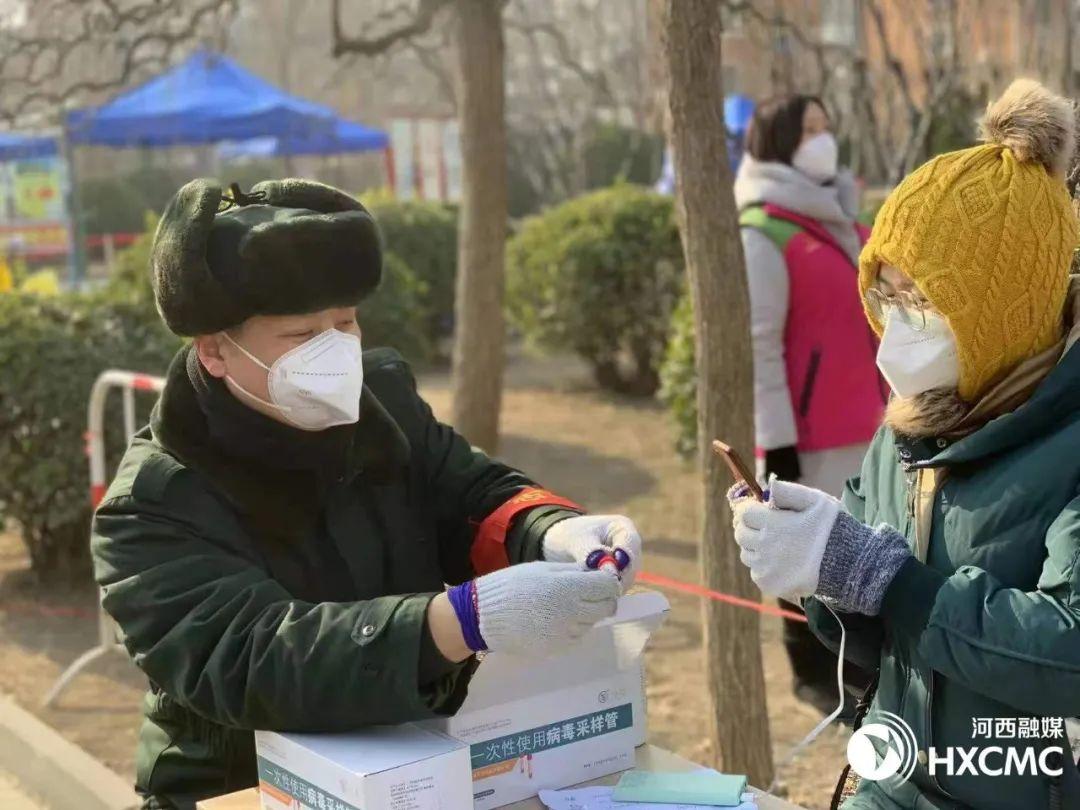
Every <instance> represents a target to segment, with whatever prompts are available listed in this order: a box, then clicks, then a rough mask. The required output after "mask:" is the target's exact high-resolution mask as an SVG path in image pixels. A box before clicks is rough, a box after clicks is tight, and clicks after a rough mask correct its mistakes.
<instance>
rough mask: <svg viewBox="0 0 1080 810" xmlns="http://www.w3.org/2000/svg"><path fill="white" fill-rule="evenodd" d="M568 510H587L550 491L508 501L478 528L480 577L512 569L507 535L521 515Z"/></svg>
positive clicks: (475, 556) (531, 491)
mask: <svg viewBox="0 0 1080 810" xmlns="http://www.w3.org/2000/svg"><path fill="white" fill-rule="evenodd" d="M546 504H550V505H552V506H565V507H567V508H568V509H576V510H578V511H580V512H584V511H585V510H584V509H583V508H582V507H581V506H579V505H578V504H576V503H574V502H573V501H571V500H567V499H566V498H560V497H559V496H558V495H555V494H554V493H551V492H548V491H547V490H546V489H535V488H533V487H526V488H525V489H523V490H521V491H520V492H519V493H517V494H516V495H514V497H512V498H511V499H510V500H508V501H506V503H504V504H503V505H502V506H500V507H499V508H498V509H496V510H495V511H494V512H492V513H491V514H490V515H488V516H487V517H486V518H484V520H483V522H482V523H481V524H480V525H479V526H477V527H476V536H475V537H474V538H473V544H472V564H473V570H474V571H475V572H476V574H477V576H479V575H481V574H489V573H491V572H492V571H498V570H499V569H500V568H506V567H507V566H508V565H510V560H509V558H508V557H507V556H506V533H507V531H509V529H510V523H511V522H512V521H513V519H514V516H515V515H516V514H517V513H518V512H523V511H524V510H526V509H532V508H533V507H534V506H544V505H546Z"/></svg>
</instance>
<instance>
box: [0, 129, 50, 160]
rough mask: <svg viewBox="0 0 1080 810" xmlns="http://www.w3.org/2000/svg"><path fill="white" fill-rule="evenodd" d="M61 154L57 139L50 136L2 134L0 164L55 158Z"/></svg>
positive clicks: (0, 133)
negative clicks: (12, 161)
mask: <svg viewBox="0 0 1080 810" xmlns="http://www.w3.org/2000/svg"><path fill="white" fill-rule="evenodd" d="M58 154H60V147H59V144H57V142H56V139H55V138H52V137H49V136H48V135H28V134H21V133H18V132H0V163H3V162H5V161H9V160H30V159H32V158H43V157H55V156H56V155H58Z"/></svg>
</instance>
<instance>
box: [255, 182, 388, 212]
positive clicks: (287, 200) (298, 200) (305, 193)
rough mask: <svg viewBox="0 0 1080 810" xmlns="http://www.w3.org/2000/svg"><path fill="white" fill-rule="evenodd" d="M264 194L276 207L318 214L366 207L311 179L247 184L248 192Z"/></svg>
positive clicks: (269, 203) (268, 203)
mask: <svg viewBox="0 0 1080 810" xmlns="http://www.w3.org/2000/svg"><path fill="white" fill-rule="evenodd" d="M260 192H261V193H263V194H265V195H266V200H265V202H266V204H267V205H276V206H277V207H279V208H306V209H308V210H309V211H318V212H319V213H320V214H336V213H338V212H340V211H365V212H366V211H367V209H366V208H364V206H363V205H361V204H360V201H359V200H357V199H356V198H355V197H350V196H349V195H348V194H346V193H345V192H343V191H340V190H338V189H336V188H334V187H333V186H328V185H326V184H325V183H317V182H315V181H314V180H302V179H300V178H296V177H289V178H285V179H284V180H263V181H262V182H261V183H256V184H255V185H254V186H252V187H251V191H250V192H249V193H251V194H258V193H260Z"/></svg>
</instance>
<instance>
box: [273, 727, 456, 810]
mask: <svg viewBox="0 0 1080 810" xmlns="http://www.w3.org/2000/svg"><path fill="white" fill-rule="evenodd" d="M255 747H256V754H257V761H258V769H259V797H260V801H261V806H262V810H326V808H329V810H447V809H448V808H467V807H470V806H471V805H472V784H471V781H470V778H469V776H470V766H469V749H468V748H467V747H466V746H465V745H463V744H462V743H460V742H458V741H457V740H454V739H452V738H450V737H447V736H446V735H444V734H440V733H438V732H436V731H432V730H429V729H423V728H420V727H419V726H417V725H414V724H412V723H406V724H405V725H401V726H376V727H372V728H369V729H365V730H362V731H357V732H350V733H347V734H279V733H276V732H269V731H257V732H255Z"/></svg>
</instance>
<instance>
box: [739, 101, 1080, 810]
mask: <svg viewBox="0 0 1080 810" xmlns="http://www.w3.org/2000/svg"><path fill="white" fill-rule="evenodd" d="M1073 127H1074V111H1073V106H1072V104H1071V103H1070V102H1068V101H1067V100H1065V99H1062V98H1059V97H1056V96H1053V95H1052V94H1050V93H1049V92H1048V91H1046V90H1045V89H1044V88H1042V87H1041V86H1039V85H1038V84H1036V83H1035V82H1030V81H1018V82H1016V83H1014V84H1013V85H1012V87H1010V88H1009V90H1008V91H1006V93H1005V95H1004V96H1003V97H1002V98H1001V99H999V100H998V101H997V102H995V103H994V104H993V105H991V107H990V108H989V109H988V110H987V115H986V118H985V120H984V122H983V136H984V140H985V141H986V143H985V144H983V145H980V146H975V147H972V148H970V149H964V150H961V151H958V152H952V153H949V154H946V155H941V156H939V157H937V158H935V159H933V160H932V161H930V162H929V163H927V164H926V165H924V166H922V167H921V168H919V169H918V170H916V171H915V172H914V173H913V174H911V175H910V176H909V177H907V178H906V179H905V180H904V181H903V182H902V183H901V184H900V185H899V186H898V187H897V188H896V189H895V190H894V191H893V192H892V194H891V195H890V197H889V199H888V200H887V201H886V202H885V205H884V206H883V207H882V209H881V211H880V213H879V214H878V217H877V220H876V222H875V224H874V231H873V234H872V236H871V238H870V241H869V242H868V243H867V245H866V247H865V248H864V250H863V253H862V256H861V259H860V279H859V280H860V285H861V289H862V293H863V296H864V299H865V301H866V304H867V314H868V316H869V319H870V322H871V324H872V325H873V326H874V328H875V330H876V331H877V332H878V334H879V335H881V344H880V348H879V350H878V365H879V367H880V368H881V370H882V373H883V374H884V376H885V378H886V379H887V380H888V381H889V383H890V385H891V386H892V388H893V391H894V394H895V396H894V398H893V399H892V401H891V402H890V404H889V408H888V411H887V414H886V424H885V426H884V427H883V428H882V429H881V430H880V431H879V432H878V434H877V436H876V438H875V439H874V442H873V444H872V445H871V447H870V449H869V451H868V453H867V455H866V458H865V460H864V462H863V466H862V473H861V476H860V477H859V478H857V479H855V480H853V481H851V482H849V484H848V486H847V491H846V492H845V494H844V498H843V502H842V503H841V502H840V501H837V500H836V499H834V498H832V497H830V496H828V495H826V494H825V493H822V492H819V491H817V490H812V489H808V488H806V487H801V486H798V485H795V484H790V483H786V482H783V481H775V480H773V481H771V482H770V488H769V493H770V497H769V499H768V502H767V503H757V502H754V501H753V500H752V499H750V498H747V497H745V495H744V493H742V492H740V491H733V492H732V493H731V496H730V497H731V499H732V505H733V511H734V519H735V533H736V540H737V541H738V543H739V545H740V547H741V556H742V559H743V561H744V562H745V563H746V565H747V566H749V568H750V571H751V576H752V578H753V579H754V580H755V582H757V583H758V585H759V586H760V587H761V589H762V590H763V591H766V592H768V593H773V594H789V595H792V596H795V597H803V598H805V601H804V606H805V609H806V613H807V617H808V619H809V621H810V627H811V629H812V630H813V631H814V632H815V634H817V635H818V636H819V637H820V638H821V639H822V640H823V641H825V642H826V644H828V645H829V646H830V647H832V648H833V649H834V650H837V649H839V642H840V640H841V628H843V630H844V631H846V632H845V635H846V638H845V639H844V642H845V647H844V652H845V655H846V657H847V659H848V660H850V661H853V662H856V663H858V664H859V665H861V666H862V667H864V668H866V669H869V670H876V671H877V672H878V677H877V686H876V693H875V694H874V696H873V703H872V705H871V707H870V711H869V713H868V715H867V717H866V722H865V724H864V726H863V727H862V728H863V729H864V731H860V732H859V734H860V736H859V737H857V738H854V739H853V740H852V743H853V744H852V746H849V749H848V753H849V757H850V759H851V764H852V768H853V770H855V771H857V772H858V773H859V775H861V776H862V777H863V778H862V781H861V783H860V784H859V786H858V789H857V791H856V792H855V793H854V796H852V797H851V798H849V799H848V800H847V801H845V802H844V803H843V805H842V807H843V809H844V810H900V809H901V808H904V809H905V810H907V809H909V808H910V809H911V810H962V809H963V808H977V810H1041V809H1042V808H1048V809H1049V810H1063V809H1064V808H1080V771H1078V769H1077V761H1076V752H1075V751H1074V749H1073V745H1072V744H1071V741H1070V739H1069V735H1068V729H1069V728H1070V726H1071V720H1070V719H1071V718H1075V717H1076V716H1078V715H1080V347H1077V345H1076V341H1077V339H1078V338H1080V280H1076V279H1074V281H1073V285H1072V288H1071V290H1070V283H1069V277H1068V273H1069V267H1070V262H1071V260H1072V256H1073V251H1074V249H1075V248H1076V247H1077V244H1078V241H1080V240H1078V223H1077V219H1076V214H1075V213H1074V210H1073V207H1072V204H1071V200H1070V199H1069V196H1068V193H1067V192H1066V190H1065V184H1064V182H1063V179H1064V173H1065V170H1066V169H1067V168H1068V167H1069V166H1070V165H1071V156H1072V152H1073V145H1074V141H1075V133H1074V130H1073ZM823 362H828V360H827V358H826V359H825V360H824V361H823ZM811 596H813V597H814V598H807V597H811ZM897 733H898V736H894V735H897ZM866 744H869V745H872V746H874V748H875V749H876V752H875V751H872V750H870V749H868V748H867V745H866Z"/></svg>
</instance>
